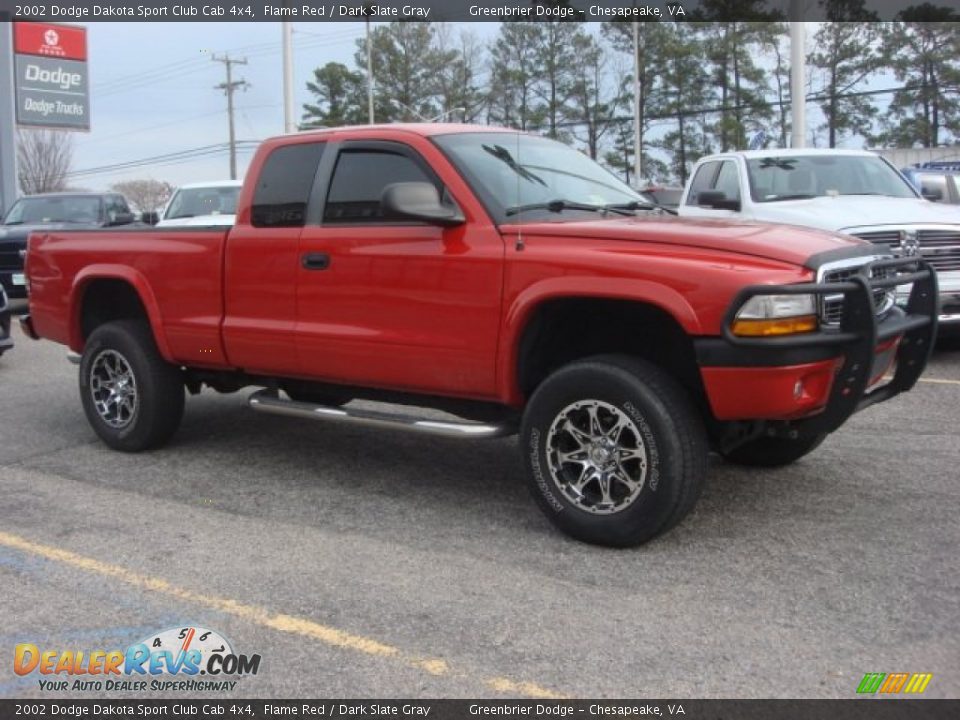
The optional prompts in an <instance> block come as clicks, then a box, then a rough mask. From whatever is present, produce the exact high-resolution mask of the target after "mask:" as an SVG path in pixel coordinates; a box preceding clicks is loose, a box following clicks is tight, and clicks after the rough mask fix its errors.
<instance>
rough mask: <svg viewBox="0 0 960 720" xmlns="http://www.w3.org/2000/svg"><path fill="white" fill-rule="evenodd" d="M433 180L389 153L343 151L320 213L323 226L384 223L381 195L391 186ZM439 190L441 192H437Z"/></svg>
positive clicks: (412, 162)
mask: <svg viewBox="0 0 960 720" xmlns="http://www.w3.org/2000/svg"><path fill="white" fill-rule="evenodd" d="M398 182H428V183H433V184H434V185H436V183H434V181H433V179H432V178H430V177H428V176H427V174H426V173H425V172H424V171H423V170H422V169H421V168H420V166H419V165H418V164H417V163H416V162H414V161H413V160H412V159H410V158H409V157H407V156H405V155H400V154H397V153H392V152H383V151H372V150H346V151H344V152H342V153H340V157H339V158H338V159H337V167H336V169H335V170H334V171H333V179H332V180H331V181H330V192H329V193H328V194H327V202H326V205H324V209H323V219H324V221H326V222H360V223H362V222H383V221H385V220H390V219H391V218H389V217H385V216H384V215H383V212H382V210H381V209H380V195H381V194H382V193H383V189H384V188H385V187H386V186H387V185H390V184H391V183H398ZM437 189H438V190H440V188H439V187H438V188H437Z"/></svg>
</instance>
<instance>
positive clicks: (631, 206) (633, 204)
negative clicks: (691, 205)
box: [603, 200, 677, 215]
mask: <svg viewBox="0 0 960 720" xmlns="http://www.w3.org/2000/svg"><path fill="white" fill-rule="evenodd" d="M603 207H604V209H605V210H613V211H614V212H618V211H621V210H662V211H663V212H665V213H670V214H671V215H676V214H677V211H676V210H674V209H673V208H668V207H666V206H665V205H658V204H657V203H652V202H637V201H636V200H631V201H630V202H628V203H610V204H609V205H604V206H603ZM624 214H626V213H624Z"/></svg>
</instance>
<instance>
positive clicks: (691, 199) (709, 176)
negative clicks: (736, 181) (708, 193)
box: [686, 162, 719, 206]
mask: <svg viewBox="0 0 960 720" xmlns="http://www.w3.org/2000/svg"><path fill="white" fill-rule="evenodd" d="M718 164H719V163H716V162H708V163H704V164H703V165H701V166H700V167H699V168H698V169H697V174H696V175H694V176H693V182H692V183H691V184H690V194H689V195H688V196H687V202H686V204H687V205H694V206H695V205H699V202H698V200H699V198H700V193H701V192H703V191H704V190H709V189H710V186H711V185H713V179H714V178H715V177H716V176H717V165H718Z"/></svg>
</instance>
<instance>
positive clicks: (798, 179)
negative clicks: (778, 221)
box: [747, 154, 917, 202]
mask: <svg viewBox="0 0 960 720" xmlns="http://www.w3.org/2000/svg"><path fill="white" fill-rule="evenodd" d="M747 175H748V177H749V180H750V194H751V196H752V197H753V200H754V202H777V201H780V200H801V199H805V198H814V197H831V196H836V195H885V196H888V197H898V198H912V197H916V196H917V195H916V193H915V192H914V190H913V188H912V187H910V184H909V183H908V182H907V181H906V180H904V179H903V178H902V177H901V176H900V173H898V172H897V171H896V170H894V169H893V167H891V166H890V165H888V164H887V162H886V161H885V160H883V159H882V158H880V157H877V156H871V155H833V154H830V155H801V156H790V155H784V156H780V157H777V156H770V157H763V158H751V159H749V160H747Z"/></svg>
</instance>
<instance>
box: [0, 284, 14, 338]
mask: <svg viewBox="0 0 960 720" xmlns="http://www.w3.org/2000/svg"><path fill="white" fill-rule="evenodd" d="M12 347H13V337H12V336H11V334H10V301H9V300H8V299H7V292H6V290H4V289H3V286H2V285H0V355H3V354H4V353H5V352H6V351H7V350H9V349H10V348H12Z"/></svg>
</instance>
